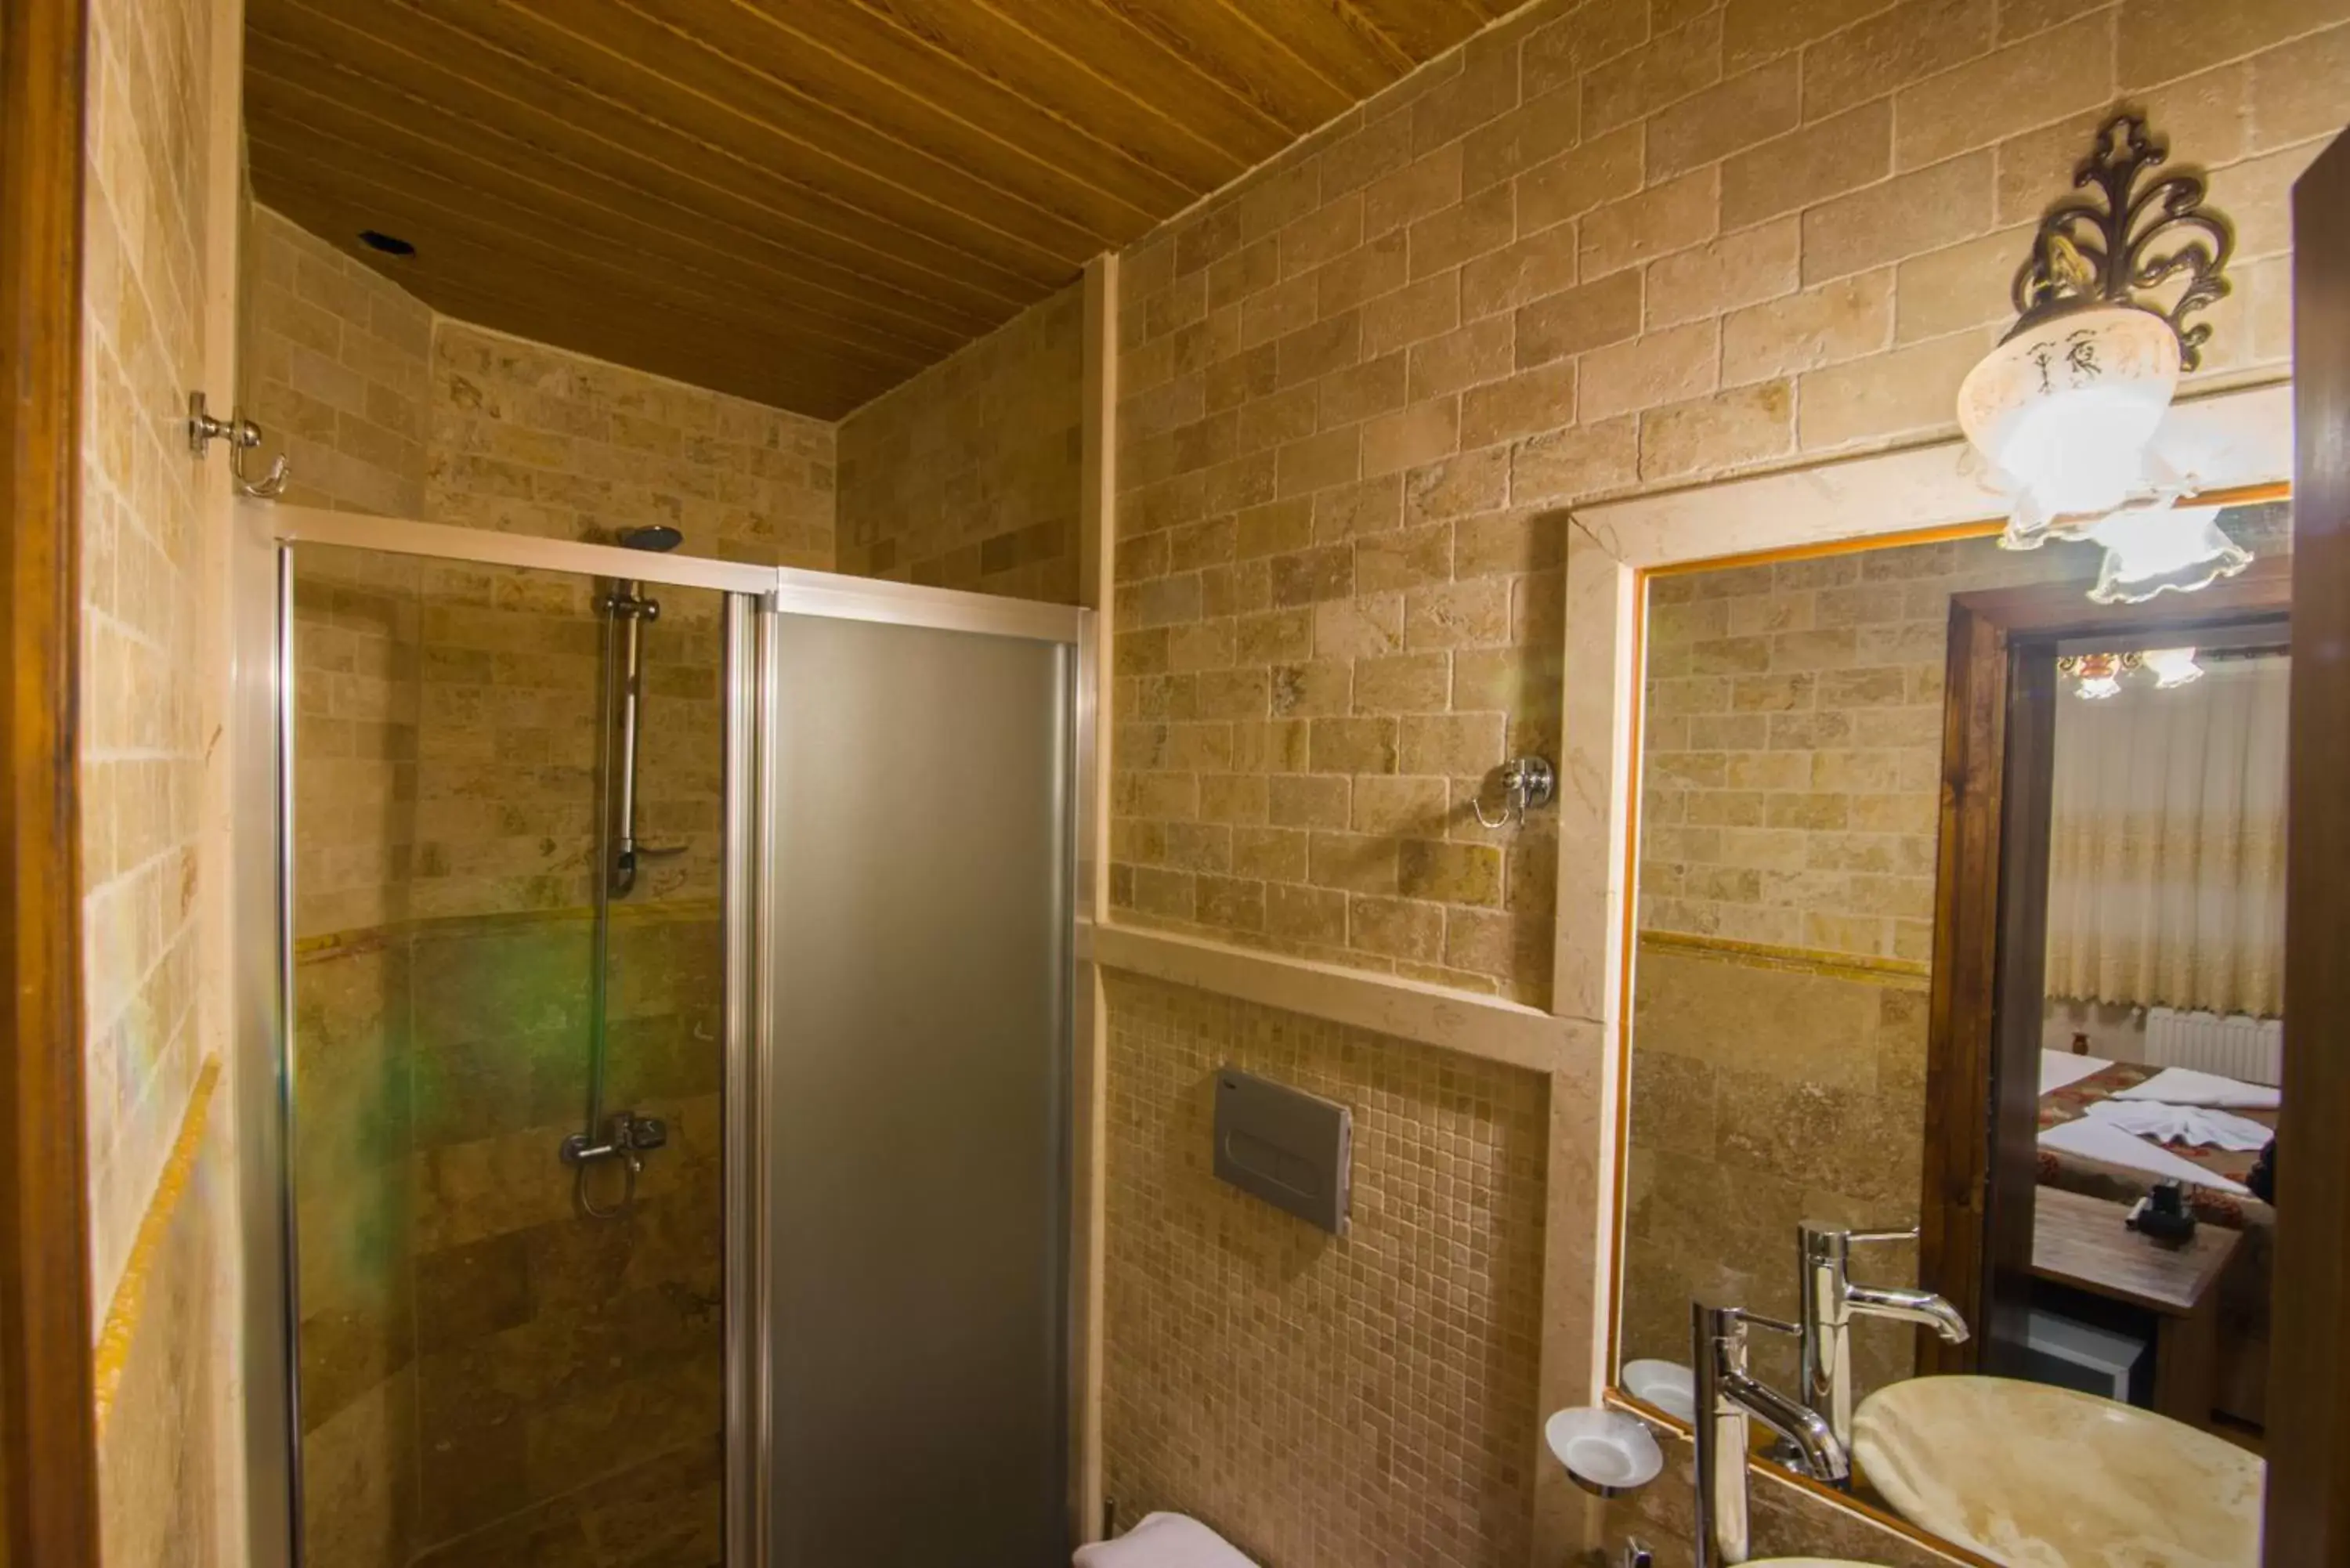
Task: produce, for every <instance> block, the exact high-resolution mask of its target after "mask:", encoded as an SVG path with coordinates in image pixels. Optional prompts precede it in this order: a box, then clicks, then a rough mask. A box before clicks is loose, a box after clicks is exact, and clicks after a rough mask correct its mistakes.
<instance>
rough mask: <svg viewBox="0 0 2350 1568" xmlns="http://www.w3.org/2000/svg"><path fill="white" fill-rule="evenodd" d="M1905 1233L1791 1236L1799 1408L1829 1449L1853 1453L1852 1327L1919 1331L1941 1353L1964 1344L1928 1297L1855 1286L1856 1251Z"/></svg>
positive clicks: (1954, 1312)
mask: <svg viewBox="0 0 2350 1568" xmlns="http://www.w3.org/2000/svg"><path fill="white" fill-rule="evenodd" d="M1917 1239H1918V1232H1917V1231H1916V1230H1915V1229H1911V1230H1908V1231H1847V1230H1844V1229H1842V1228H1840V1227H1837V1226H1833V1225H1822V1224H1818V1223H1815V1222H1814V1221H1811V1220H1806V1221H1804V1223H1803V1224H1801V1225H1799V1226H1797V1227H1796V1228H1795V1247H1796V1251H1797V1254H1798V1258H1799V1262H1800V1267H1801V1269H1802V1274H1801V1276H1800V1277H1801V1279H1802V1281H1803V1298H1804V1305H1803V1319H1804V1321H1803V1327H1802V1334H1803V1353H1802V1366H1803V1372H1802V1378H1803V1386H1804V1404H1806V1405H1808V1406H1810V1407H1812V1408H1813V1409H1814V1410H1815V1411H1817V1412H1818V1413H1819V1414H1820V1415H1821V1416H1822V1417H1825V1419H1826V1421H1827V1424H1828V1429H1829V1430H1830V1431H1832V1432H1834V1433H1835V1438H1836V1441H1837V1442H1839V1443H1841V1444H1843V1445H1844V1446H1845V1447H1846V1448H1847V1449H1848V1448H1850V1447H1851V1446H1852V1406H1853V1397H1852V1320H1853V1319H1854V1318H1856V1317H1881V1318H1889V1319H1891V1320H1893V1321H1894V1322H1896V1323H1910V1324H1920V1325H1922V1326H1924V1327H1927V1328H1930V1329H1932V1330H1933V1331H1934V1332H1935V1333H1937V1334H1940V1335H1941V1336H1942V1341H1943V1343H1944V1344H1946V1345H1961V1344H1964V1343H1965V1342H1966V1337H1967V1320H1966V1319H1965V1318H1963V1317H1960V1315H1959V1309H1958V1308H1956V1307H1954V1306H1952V1305H1951V1304H1950V1303H1949V1302H1948V1301H1945V1300H1944V1299H1943V1298H1942V1297H1940V1296H1938V1295H1936V1294H1934V1293H1932V1292H1931V1291H1915V1290H1907V1289H1899V1288H1887V1287H1880V1286H1877V1285H1856V1284H1854V1283H1853V1282H1852V1278H1851V1275H1850V1273H1849V1272H1848V1271H1849V1266H1850V1263H1851V1260H1852V1250H1853V1249H1854V1248H1855V1247H1869V1246H1877V1245H1879V1244H1881V1243H1884V1242H1888V1241H1916V1240H1917Z"/></svg>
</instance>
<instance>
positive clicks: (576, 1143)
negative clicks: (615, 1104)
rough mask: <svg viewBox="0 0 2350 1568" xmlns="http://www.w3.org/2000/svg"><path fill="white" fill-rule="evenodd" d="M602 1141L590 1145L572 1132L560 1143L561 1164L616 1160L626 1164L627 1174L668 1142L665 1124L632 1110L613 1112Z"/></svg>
mask: <svg viewBox="0 0 2350 1568" xmlns="http://www.w3.org/2000/svg"><path fill="white" fill-rule="evenodd" d="M604 1134H605V1136H604V1141H603V1142H602V1143H598V1144H590V1143H589V1142H588V1141H587V1134H586V1133H573V1134H572V1135H571V1136H570V1137H567V1138H565V1139H564V1140H563V1148H562V1151H561V1152H562V1156H563V1163H564V1164H566V1165H592V1164H594V1163H595V1162H596V1161H598V1160H599V1159H612V1158H619V1159H625V1160H627V1161H628V1162H629V1174H630V1175H632V1176H633V1175H635V1174H637V1173H639V1172H640V1171H642V1170H643V1169H644V1168H645V1160H644V1157H645V1155H646V1154H647V1153H648V1152H649V1151H650V1150H652V1149H657V1148H660V1147H663V1146H664V1145H666V1144H667V1143H668V1142H669V1124H668V1123H667V1122H664V1121H662V1120H661V1119H660V1117H659V1116H639V1115H637V1114H636V1113H635V1112H634V1111H614V1112H613V1113H612V1116H611V1119H610V1120H609V1121H608V1122H606V1123H605V1124H604Z"/></svg>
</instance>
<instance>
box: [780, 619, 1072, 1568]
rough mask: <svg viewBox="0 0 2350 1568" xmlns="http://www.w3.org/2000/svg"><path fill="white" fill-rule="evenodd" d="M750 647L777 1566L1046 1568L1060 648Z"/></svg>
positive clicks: (1050, 1557)
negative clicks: (758, 727) (765, 759)
mask: <svg viewBox="0 0 2350 1568" xmlns="http://www.w3.org/2000/svg"><path fill="white" fill-rule="evenodd" d="M776 635H777V637H778V639H779V640H780V652H781V658H780V660H779V668H780V673H781V691H780V692H779V693H778V695H777V698H776V700H775V701H776V709H775V715H774V716H775V723H776V725H777V730H776V736H775V740H776V745H775V751H776V753H778V754H779V756H780V764H779V770H778V777H777V780H776V791H775V798H776V802H777V805H776V811H777V821H776V824H775V842H774V847H773V852H772V857H771V859H770V862H769V867H768V873H769V875H770V876H772V877H775V879H776V880H775V887H774V888H773V892H772V897H773V899H774V908H775V911H776V918H775V923H774V926H773V928H772V939H773V942H774V948H773V952H772V958H773V961H774V978H775V985H774V996H773V1000H772V1005H773V1007H774V1008H775V1018H774V1039H775V1047H774V1056H773V1059H772V1061H771V1062H770V1063H769V1064H768V1065H767V1070H766V1075H765V1079H764V1093H765V1094H766V1095H767V1096H769V1105H768V1115H769V1116H770V1118H771V1123H770V1125H771V1127H772V1128H773V1135H772V1144H771V1150H770V1164H769V1170H770V1178H771V1186H770V1189H769V1193H768V1215H769V1231H768V1237H769V1246H770V1249H771V1253H772V1257H771V1264H770V1270H771V1274H770V1277H771V1285H770V1290H771V1297H770V1301H771V1311H772V1319H771V1326H770V1334H771V1340H770V1343H771V1346H772V1355H773V1358H774V1359H773V1376H774V1380H775V1381H774V1386H773V1389H772V1411H773V1417H772V1419H773V1423H774V1427H773V1430H774V1449H773V1462H774V1488H775V1496H774V1515H773V1532H772V1542H773V1553H774V1563H775V1568H819V1565H829V1564H834V1563H861V1564H868V1565H870V1568H899V1565H904V1568H914V1565H916V1564H921V1565H930V1564H937V1563H1038V1564H1042V1563H1052V1562H1055V1561H1060V1562H1066V1560H1067V1553H1068V1550H1069V1546H1068V1542H1067V1541H1066V1525H1065V1510H1066V1478H1067V1473H1068V1469H1067V1459H1066V1432H1065V1428H1066V1417H1065V1389H1066V1375H1065V1368H1066V1342H1065V1328H1064V1302H1065V1288H1066V1256H1065V1253H1066V1228H1067V1222H1066V1210H1067V1199H1066V1180H1067V1178H1066V1169H1065V1166H1066V1137H1065V1133H1064V1128H1065V1127H1066V1114H1065V1106H1066V1084H1067V1073H1068V1027H1069V1025H1068V1018H1067V997H1068V984H1069V953H1068V950H1067V947H1068V939H1067V933H1068V921H1069V905H1068V895H1069V888H1070V858H1069V856H1070V839H1069V829H1068V819H1067V813H1068V809H1069V794H1068V787H1067V777H1068V763H1069V753H1068V744H1069V742H1068V734H1069V713H1070V694H1069V684H1068V683H1069V674H1068V660H1069V657H1070V656H1069V651H1068V650H1067V649H1065V648H1062V647H1059V646H1055V645H1052V644H1047V643H1041V642H1030V641H1024V640H1018V639H1009V638H1001V637H987V636H978V635H972V634H966V633H960V632H945V631H934V630H929V629H924V628H910V627H902V626H891V625H882V624H875V623H868V622H861V621H837V620H824V619H816V618H801V617H795V616H785V617H781V618H779V624H778V628H777V631H776Z"/></svg>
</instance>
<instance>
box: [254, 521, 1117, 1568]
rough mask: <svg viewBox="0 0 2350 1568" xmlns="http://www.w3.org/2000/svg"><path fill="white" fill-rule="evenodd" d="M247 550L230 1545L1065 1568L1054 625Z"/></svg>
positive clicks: (792, 586)
mask: <svg viewBox="0 0 2350 1568" xmlns="http://www.w3.org/2000/svg"><path fill="white" fill-rule="evenodd" d="M240 528H241V530H242V537H241V538H240V540H239V541H238V545H237V551H236V553H235V556H234V561H235V569H236V570H237V571H238V573H239V575H240V580H239V584H238V587H239V595H238V599H239V604H240V617H241V619H240V625H239V628H238V633H237V635H238V648H237V665H236V667H237V672H238V681H239V691H240V702H241V704H242V706H241V708H240V710H239V712H238V714H237V719H236V736H237V739H236V747H237V750H236V757H237V768H238V777H239V785H240V787H239V789H238V791H237V792H236V796H237V811H238V818H237V821H236V823H235V825H234V828H235V834H236V842H237V844H238V846H239V866H238V875H237V895H236V896H237V897H238V898H239V900H240V929H243V930H244V931H245V932H246V933H248V934H249V936H250V938H251V940H249V941H248V942H247V943H246V944H245V946H244V949H243V950H242V952H241V955H240V961H241V962H242V963H243V964H244V974H243V975H242V976H241V977H240V986H239V1016H238V1019H237V1028H238V1033H239V1044H238V1050H237V1084H238V1115H239V1118H240V1128H241V1131H240V1137H239V1147H240V1150H241V1158H242V1161H243V1164H242V1169H241V1173H240V1179H241V1182H242V1186H243V1192H242V1199H243V1202H242V1210H243V1213H244V1220H245V1231H246V1249H247V1276H248V1286H249V1294H248V1299H247V1303H246V1311H245V1325H246V1339H247V1343H248V1345H249V1346H250V1347H252V1350H253V1352H254V1354H253V1355H252V1357H251V1360H250V1365H249V1366H248V1367H247V1372H246V1384H247V1417H248V1452H247V1459H248V1466H247V1468H248V1470H249V1472H250V1474H251V1478H252V1483H251V1484H252V1494H251V1495H252V1504H253V1539H254V1542H255V1563H257V1564H260V1565H262V1568H294V1565H295V1564H301V1565H302V1568H474V1565H477V1564H491V1563H496V1564H500V1565H502V1568H503V1565H505V1564H513V1563H534V1564H546V1565H550V1568H568V1565H570V1564H574V1563H577V1564H579V1565H581V1568H714V1565H717V1564H722V1563H723V1564H727V1565H729V1568H804V1565H805V1568H815V1565H816V1564H824V1563H834V1562H841V1561H856V1562H861V1563H874V1564H882V1565H886V1564H894V1563H909V1564H910V1563H936V1562H950V1561H972V1562H1006V1563H1009V1562H1034V1563H1045V1562H1051V1561H1054V1560H1055V1559H1056V1558H1059V1559H1062V1560H1066V1552H1067V1551H1068V1547H1069V1543H1070V1537H1071V1532H1072V1527H1073V1521H1072V1520H1071V1518H1070V1517H1069V1506H1070V1505H1069V1499H1070V1497H1071V1495H1072V1493H1071V1487H1070V1477H1071V1465H1072V1456H1071V1452H1070V1442H1069V1433H1068V1428H1069V1418H1068V1390H1069V1387H1070V1386H1071V1383H1070V1378H1071V1369H1070V1357H1071V1353H1072V1351H1071V1334H1070V1327H1069V1321H1068V1303H1069V1301H1070V1299H1071V1296H1070V1290H1069V1277H1068V1274H1069V1252H1070V1242H1071V1224H1072V1217H1071V1213H1070V1200H1069V1194H1070V1188H1071V1171H1070V1159H1071V1153H1070V1150H1071V1117H1072V1101H1071V1092H1070V1074H1071V1063H1072V1056H1071V1039H1072V1023H1073V1014H1074V1008H1075V1002H1074V998H1075V995H1076V991H1075V979H1076V976H1075V966H1074V959H1073V941H1074V913H1075V910H1074V902H1073V900H1074V890H1075V887H1076V875H1077V868H1076V846H1077V844H1078V843H1080V842H1081V841H1082V834H1081V823H1080V820H1079V817H1080V814H1081V811H1082V808H1083V803H1084V802H1085V801H1086V800H1087V795H1088V787H1087V781H1085V780H1083V779H1081V778H1080V776H1079V775H1080V773H1081V771H1082V770H1083V768H1084V765H1085V759H1086V758H1087V757H1088V756H1089V755H1090V727H1091V723H1092V703H1091V699H1090V695H1089V693H1090V691H1091V680H1092V671H1091V670H1090V668H1089V665H1088V662H1087V661H1088V658H1089V655H1088V639H1087V637H1086V635H1085V626H1086V618H1085V616H1084V614H1083V612H1080V611H1076V610H1073V609H1066V608H1063V607H1053V606H1044V605H1032V604H1025V603H1021V602H1017V601H1007V600H998V599H988V598H983V597H978V596H973V595H965V594H955V593H947V592H943V591H940V590H933V589H923V588H914V587H900V586H898V585H891V584H883V583H874V582H867V581H863V580H861V579H855V578H844V577H835V576H828V575H826V574H818V573H806V572H797V571H790V570H778V569H775V568H768V567H757V566H743V565H737V564H733V563H726V562H718V561H711V560H705V559H700V558H696V557H694V556H691V555H690V554H688V553H687V552H688V551H690V550H691V541H690V540H689V541H685V542H684V543H683V546H682V548H671V547H672V546H675V545H678V543H679V542H678V540H677V537H676V535H674V533H673V532H671V531H667V530H661V531H659V532H657V533H646V532H639V533H637V534H636V535H633V536H629V535H622V536H621V545H585V544H572V543H567V542H558V541H549V540H540V539H534V538H525V537H520V536H516V535H501V534H492V533H487V532H482V531H475V530H466V529H455V528H447V527H440V526H435V525H432V524H417V523H405V522H393V521H382V520H377V519H372V518H363V517H358V516H353V515H348V514H337V513H326V512H313V511H309V510H307V509H302V508H292V507H276V506H269V505H265V504H247V505H246V506H245V507H244V511H243V513H242V514H241V516H240ZM623 545H632V546H634V547H622V546H623ZM583 1113H584V1116H585V1119H584V1121H583V1119H582V1117H583Z"/></svg>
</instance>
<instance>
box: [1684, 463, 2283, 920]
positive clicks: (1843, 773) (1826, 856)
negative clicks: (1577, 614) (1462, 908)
mask: <svg viewBox="0 0 2350 1568" xmlns="http://www.w3.org/2000/svg"><path fill="white" fill-rule="evenodd" d="M2220 526H2221V527H2222V528H2223V529H2225V530H2226V532H2227V533H2228V535H2229V536H2230V537H2231V538H2233V539H2234V540H2236V542H2237V543H2239V544H2241V545H2244V546H2245V547H2246V548H2247V549H2250V550H2251V552H2252V553H2253V554H2254V555H2255V556H2277V555H2282V554H2283V553H2284V552H2286V551H2288V550H2290V549H2291V548H2292V545H2293V530H2292V513H2291V509H2290V507H2288V506H2286V505H2285V504H2282V503H2279V504H2270V505H2263V506H2240V507H2231V508H2230V509H2229V510H2227V511H2226V512H2223V513H2222V514H2220ZM2097 564H2098V553H2097V552H2096V551H2095V550H2094V549H2092V548H2089V547H2086V546H2079V545H2054V546H2050V547H2049V548H2046V549H2042V550H2036V551H2029V552H2023V553H2017V552H2013V551H2008V550H2002V549H2001V548H2000V547H1999V545H1998V542H1997V541H1996V540H1993V539H1972V540H1966V541H1958V542H1949V543H1942V544H1934V545H1906V546H1896V547H1885V548H1879V549H1872V550H1862V551H1856V552H1853V553H1850V554H1846V555H1836V556H1819V557H1815V558H1814V559H1811V560H1804V561H1783V562H1779V563H1777V564H1775V565H1771V566H1742V567H1730V568H1725V569H1722V570H1718V571H1698V572H1690V573H1684V574H1679V575H1675V576H1660V577H1657V578H1654V579H1652V580H1651V582H1650V583H1649V587H1648V620H1647V628H1648V631H1647V639H1646V651H1647V655H1648V665H1647V669H1646V670H1645V671H1644V678H1645V684H1646V698H1645V701H1644V702H1643V705H1642V711H1641V720H1640V723H1641V733H1640V763H1641V782H1640V840H1641V842H1640V884H1639V887H1640V929H1642V930H1643V931H1671V932H1677V933H1680V934H1683V935H1688V936H1696V937H1707V938H1721V939H1727V940H1731V941H1736V942H1761V943H1764V944H1768V945H1771V946H1774V947H1787V948H1804V949H1809V950H1814V951H1815V952H1822V953H1830V954H1846V955H1856V956H1859V957H1863V958H1890V959H1899V960H1904V961H1910V962H1915V963H1922V962H1924V961H1928V960H1929V959H1930V958H1932V956H1933V938H1934V842H1935V833H1936V831H1937V826H1938V824H1937V820H1936V813H1937V811H1938V810H1939V804H1940V788H1941V760H1942V671H1943V665H1944V662H1945V660H1946V658H1947V655H1948V644H1949V634H1950V598H1951V596H1952V595H1954V594H1960V593H1971V592H1975V591H1977V590H1981V589H1984V588H2001V587H2022V586H2025V585H2028V584H2035V583H2058V582H2073V583H2078V584H2080V585H2081V586H2082V587H2084V588H2085V587H2087V586H2088V584H2089V583H2091V582H2092V581H2094V580H2095V576H2096V571H2097Z"/></svg>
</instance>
